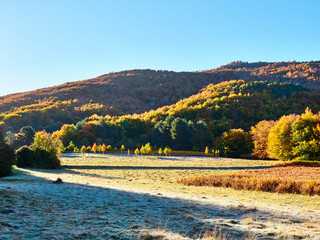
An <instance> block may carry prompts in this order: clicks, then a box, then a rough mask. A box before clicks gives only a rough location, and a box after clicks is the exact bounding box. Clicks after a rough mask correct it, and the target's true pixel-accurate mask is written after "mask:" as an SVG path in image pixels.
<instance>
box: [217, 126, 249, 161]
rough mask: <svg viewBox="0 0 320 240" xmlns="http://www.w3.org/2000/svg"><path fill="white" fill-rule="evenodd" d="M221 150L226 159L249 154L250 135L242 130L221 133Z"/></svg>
mask: <svg viewBox="0 0 320 240" xmlns="http://www.w3.org/2000/svg"><path fill="white" fill-rule="evenodd" d="M221 148H222V150H223V153H224V155H225V156H227V157H240V156H242V155H245V154H250V153H251V151H252V148H253V144H252V139H251V135H250V134H249V133H246V132H244V131H243V130H242V129H231V130H229V131H228V132H225V133H223V135H222V138H221Z"/></svg>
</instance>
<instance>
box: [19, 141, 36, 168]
mask: <svg viewBox="0 0 320 240" xmlns="http://www.w3.org/2000/svg"><path fill="white" fill-rule="evenodd" d="M32 160H33V151H32V150H31V149H30V148H29V147H28V146H23V147H21V148H19V149H18V150H17V166H18V167H21V168H24V167H30V166H31V165H32Z"/></svg>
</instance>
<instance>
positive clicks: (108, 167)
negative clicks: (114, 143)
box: [63, 165, 270, 170]
mask: <svg viewBox="0 0 320 240" xmlns="http://www.w3.org/2000/svg"><path fill="white" fill-rule="evenodd" d="M63 168H65V169H87V170H253V169H265V168H270V166H256V167H176V166H172V167H162V166H161V167H154V166H152V167H149V166H88V165H63Z"/></svg>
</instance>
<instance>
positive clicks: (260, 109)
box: [54, 80, 320, 151]
mask: <svg viewBox="0 0 320 240" xmlns="http://www.w3.org/2000/svg"><path fill="white" fill-rule="evenodd" d="M306 107H310V108H312V109H313V111H319V110H320V94H319V93H317V92H313V91H310V90H308V89H306V88H304V87H302V86H300V85H296V84H292V83H270V82H260V81H256V82H246V81H244V80H237V81H236V80H232V81H227V82H222V83H219V84H215V85H213V84H211V85H208V86H207V87H206V88H204V89H203V90H202V91H201V92H200V93H198V94H195V95H193V96H191V97H189V98H185V99H183V100H180V101H179V102H177V103H176V104H173V105H170V106H165V107H162V108H159V109H157V110H152V111H149V112H145V113H143V114H139V115H138V114H134V115H126V116H117V117H111V116H105V117H102V116H99V115H96V114H95V115H92V116H91V117H88V118H86V120H83V121H80V122H78V123H77V124H76V125H64V126H63V127H62V128H61V130H60V131H57V132H55V133H54V136H56V137H58V138H60V139H61V140H62V141H63V143H64V144H65V146H67V145H68V144H69V142H70V141H73V143H75V144H76V145H77V146H78V147H79V148H81V146H82V145H88V144H90V145H92V144H93V143H97V144H99V143H101V144H102V143H105V145H109V144H110V145H112V146H113V147H117V148H119V147H120V146H121V145H122V144H124V145H125V146H126V147H128V148H131V149H132V148H134V147H136V146H138V145H141V144H146V143H148V142H151V144H152V146H157V147H165V146H169V147H170V148H172V149H174V150H201V151H204V149H205V147H206V146H210V147H211V146H214V147H215V149H217V148H219V149H220V147H221V146H219V144H222V143H223V141H221V137H222V140H223V137H224V135H223V133H224V132H228V131H229V130H230V129H243V130H244V131H246V132H248V131H249V130H250V128H251V126H254V125H255V124H257V123H258V122H259V121H262V120H277V119H279V118H280V117H281V116H282V115H286V114H291V113H296V114H301V113H303V112H304V110H305V108H306ZM242 132H243V131H242V130H237V131H230V134H229V135H225V137H229V136H231V137H229V138H228V139H237V137H238V136H240V137H242ZM233 133H236V134H233ZM238 133H239V134H238ZM228 139H227V140H228ZM228 141H229V140H228ZM223 144H224V143H223ZM227 145H228V144H227V143H226V144H225V146H227ZM249 145H250V144H249ZM249 145H248V146H249ZM252 147H253V146H252ZM248 149H249V147H248ZM251 149H252V148H251Z"/></svg>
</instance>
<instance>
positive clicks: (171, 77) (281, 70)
mask: <svg viewBox="0 0 320 240" xmlns="http://www.w3.org/2000/svg"><path fill="white" fill-rule="evenodd" d="M232 79H236V80H237V79H243V80H244V81H253V80H259V81H262V80H267V81H272V82H274V81H278V82H292V83H300V84H301V85H302V86H305V87H307V88H310V89H319V88H320V62H306V63H297V62H281V63H262V62H258V63H244V62H234V63H231V64H228V65H225V66H222V67H220V68H217V69H213V70H209V71H203V72H172V71H154V70H131V71H122V72H118V73H110V74H106V75H102V76H100V77H97V78H94V79H89V80H84V81H78V82H71V83H66V84H62V85H59V86H54V87H50V88H43V89H38V90H35V91H30V92H25V93H18V94H11V95H6V96H3V97H0V112H1V114H0V121H2V124H5V125H6V126H7V127H14V128H15V129H18V128H20V127H22V126H25V125H32V126H34V127H35V128H36V129H41V128H46V129H47V130H55V129H57V128H58V127H60V126H61V125H62V124H63V123H75V122H77V121H79V120H80V119H82V118H84V117H86V116H90V115H92V114H93V113H97V114H99V115H107V114H108V115H111V116H115V115H123V114H132V113H142V112H145V111H148V110H151V109H156V108H159V107H162V106H165V105H170V104H174V103H176V102H177V101H179V100H181V99H183V98H186V97H189V96H191V95H194V94H197V93H198V92H199V91H200V90H201V89H202V88H205V87H206V86H207V85H208V84H212V83H214V84H216V83H220V82H222V81H228V80H232Z"/></svg>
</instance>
